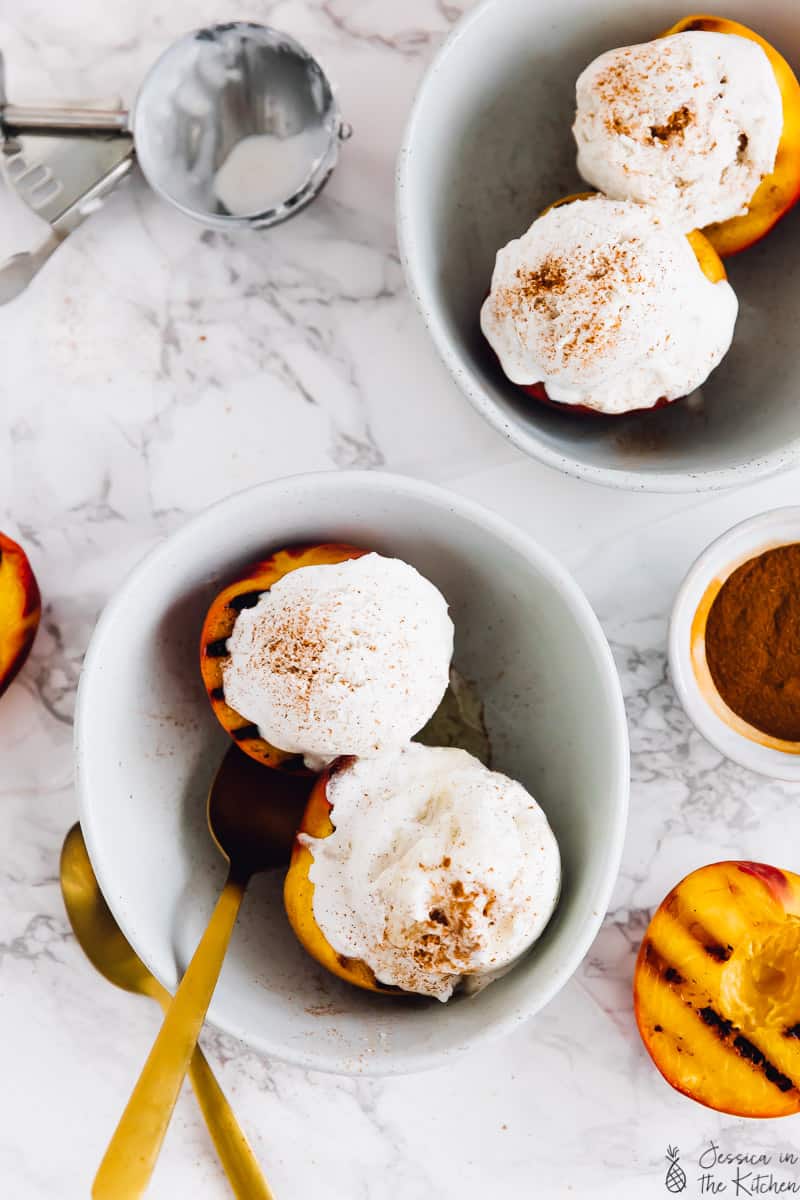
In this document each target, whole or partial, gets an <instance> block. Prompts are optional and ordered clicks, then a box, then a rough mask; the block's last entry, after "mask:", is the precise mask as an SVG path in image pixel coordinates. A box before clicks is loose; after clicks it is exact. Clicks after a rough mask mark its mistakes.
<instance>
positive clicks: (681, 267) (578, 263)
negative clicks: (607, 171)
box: [481, 196, 738, 413]
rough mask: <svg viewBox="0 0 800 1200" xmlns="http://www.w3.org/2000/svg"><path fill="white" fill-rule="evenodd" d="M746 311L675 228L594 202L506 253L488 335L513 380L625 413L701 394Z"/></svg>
mask: <svg viewBox="0 0 800 1200" xmlns="http://www.w3.org/2000/svg"><path fill="white" fill-rule="evenodd" d="M737 307H738V306H737V301H736V296H735V295H734V292H733V289H732V288H731V287H730V285H729V284H728V283H727V282H726V281H725V280H721V281H719V282H717V283H712V282H711V280H710V279H708V277H707V276H706V275H705V274H704V273H703V271H702V268H701V267H700V264H699V263H698V261H697V258H696V256H695V253H694V251H693V249H692V247H691V245H690V243H689V241H688V240H687V239H686V237H685V236H684V235H683V234H682V233H680V232H678V231H677V230H676V229H675V228H674V227H673V226H671V225H670V224H669V223H668V222H667V221H665V220H662V219H661V218H660V217H659V216H658V215H657V214H655V213H653V212H652V211H651V210H650V209H647V208H645V207H644V206H643V205H640V204H631V203H626V202H624V201H618V200H609V199H607V198H606V197H605V196H591V197H589V198H587V199H582V200H580V199H576V200H573V201H572V202H571V203H569V204H564V205H561V206H559V207H557V208H551V209H550V210H549V212H546V213H545V214H544V215H543V216H541V217H539V218H538V219H537V220H536V221H534V223H533V225H531V227H530V229H529V230H528V231H527V233H525V234H523V235H522V237H521V238H518V239H516V240H514V241H512V242H509V243H508V245H507V246H504V247H503V249H502V250H500V251H499V253H498V255H497V261H496V264H495V269H494V274H493V276H492V287H491V292H490V295H489V297H488V298H487V300H486V301H485V303H484V305H483V308H482V311H481V328H482V329H483V333H484V335H485V337H486V338H487V340H488V341H489V343H490V344H491V346H492V349H493V350H494V352H495V354H496V355H497V357H498V358H499V360H500V364H501V366H502V368H503V370H504V371H505V373H506V375H507V376H508V378H509V379H511V380H512V382H514V383H518V384H534V383H543V384H544V385H545V387H546V389H547V394H548V396H549V397H550V399H551V400H554V401H556V402H560V403H563V404H581V405H585V406H587V407H589V408H594V409H597V410H598V411H599V412H605V413H620V412H627V411H629V410H631V409H640V408H650V407H652V406H653V405H654V404H656V402H657V401H658V400H659V399H661V398H662V397H663V398H665V399H667V400H674V399H677V398H678V397H679V396H686V395H688V394H689V393H690V392H691V391H693V390H694V389H695V388H696V387H698V386H699V385H700V384H701V383H702V382H703V381H704V380H705V379H706V378H707V376H708V375H709V374H710V372H711V371H712V370H713V369H714V367H715V366H716V365H717V364H718V363H719V361H720V360H721V359H722V357H723V355H724V354H725V352H726V351H727V349H728V347H729V346H730V343H731V339H732V337H733V327H734V323H735V321H736V313H737Z"/></svg>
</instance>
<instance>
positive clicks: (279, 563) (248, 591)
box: [200, 542, 368, 771]
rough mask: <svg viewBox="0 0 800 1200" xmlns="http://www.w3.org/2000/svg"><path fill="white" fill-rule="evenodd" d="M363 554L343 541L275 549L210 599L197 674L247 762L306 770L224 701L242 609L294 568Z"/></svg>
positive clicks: (299, 761)
mask: <svg viewBox="0 0 800 1200" xmlns="http://www.w3.org/2000/svg"><path fill="white" fill-rule="evenodd" d="M367 553H368V551H367V550H360V549H358V547H356V546H348V545H347V544H346V543H344V542H341V543H340V542H323V543H320V544H319V545H314V546H293V547H289V548H288V549H285V550H278V551H276V552H275V554H273V555H271V557H270V558H266V559H263V560H262V561H261V562H257V563H254V564H253V566H252V567H250V568H249V570H247V571H245V572H244V574H243V575H241V576H240V577H239V578H238V579H236V580H234V582H233V583H230V584H228V586H227V587H225V588H223V589H222V591H221V592H220V593H219V594H218V595H217V596H216V597H215V598H214V600H213V601H212V604H211V607H210V608H209V610H208V613H207V615H206V619H205V621H204V623H203V630H202V633H201V634H200V672H201V674H202V676H203V683H204V684H205V687H206V691H207V692H208V698H209V700H210V701H211V707H212V709H213V710H214V713H215V715H216V717H217V720H218V721H219V723H220V725H221V726H222V728H223V729H224V730H225V731H226V733H229V734H230V736H231V737H232V738H233V740H234V741H235V742H236V744H237V745H238V746H239V747H240V748H241V749H242V750H243V751H244V752H245V754H249V755H250V757H251V758H254V759H255V760H256V761H257V762H260V763H263V765H264V766H267V767H279V768H280V769H281V770H284V771H305V770H306V768H305V766H304V764H303V759H302V757H301V756H300V755H299V754H290V753H288V752H287V751H286V750H280V749H278V748H277V747H276V746H271V745H270V744H269V742H267V741H266V740H265V739H264V738H262V737H261V734H260V733H259V730H258V727H257V726H256V725H253V724H252V723H251V722H250V721H248V720H247V718H246V717H243V716H242V715H241V713H238V712H236V710H235V709H233V708H231V707H230V705H228V704H226V703H225V690H224V672H225V666H226V664H227V663H228V662H229V661H230V656H229V654H228V638H229V637H230V636H231V633H232V632H233V627H234V625H235V623H236V618H237V617H238V615H239V613H240V612H241V611H242V609H245V608H254V607H255V605H256V604H258V601H259V597H260V596H261V594H262V593H263V592H266V591H269V589H270V588H271V587H272V585H273V584H274V583H277V581H278V580H279V579H282V578H283V576H284V575H288V573H289V572H290V571H296V570H297V569H298V568H299V567H314V566H320V565H322V564H327V563H339V562H344V561H345V560H346V559H348V558H361V556H362V555H364V554H367Z"/></svg>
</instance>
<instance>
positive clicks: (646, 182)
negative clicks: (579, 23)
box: [573, 31, 783, 232]
mask: <svg viewBox="0 0 800 1200" xmlns="http://www.w3.org/2000/svg"><path fill="white" fill-rule="evenodd" d="M575 92H576V100H577V113H576V117H575V124H574V126H573V133H574V135H575V140H576V142H577V145H578V170H579V171H580V173H581V175H582V176H583V178H584V179H586V180H587V181H588V182H589V183H591V184H592V185H593V186H594V187H596V188H599V190H600V191H602V192H605V194H606V195H607V196H611V197H614V198H616V199H619V200H636V201H639V202H640V203H643V204H648V205H651V206H652V207H654V208H656V209H657V210H658V211H659V212H660V213H662V214H663V215H664V216H666V217H668V218H669V219H670V220H672V221H674V222H675V223H676V224H677V225H678V227H679V228H680V229H682V230H683V231H684V232H688V231H690V230H692V229H703V228H704V227H705V226H706V225H711V224H712V223H713V222H715V221H725V220H727V219H728V218H729V217H735V216H738V215H740V214H742V213H744V212H746V211H747V207H748V204H749V202H750V200H751V199H752V197H753V194H754V193H755V191H756V189H757V188H758V185H759V184H760V182H761V180H762V179H763V178H764V176H765V175H769V174H770V172H771V171H772V169H773V167H774V166H775V156H776V154H777V151H778V144H779V142H780V138H781V133H782V130H783V104H782V101H781V94H780V89H779V87H778V83H777V80H776V79H775V75H774V73H773V70H772V66H771V64H770V61H769V59H768V58H767V55H766V54H765V52H764V50H763V49H762V47H761V46H759V45H758V43H757V42H753V41H750V40H749V39H748V38H743V37H739V36H738V35H736V34H730V33H711V32H706V31H687V32H684V33H676V34H672V35H671V36H670V37H665V38H657V39H656V40H655V41H652V42H644V43H643V44H641V45H638V46H623V47H621V48H620V49H618V50H609V51H607V53H605V54H601V55H600V57H599V58H596V59H595V60H594V62H592V63H590V64H589V66H588V67H587V68H586V70H585V71H584V72H583V74H582V75H581V76H580V77H579V79H578V82H577V84H576V85H575Z"/></svg>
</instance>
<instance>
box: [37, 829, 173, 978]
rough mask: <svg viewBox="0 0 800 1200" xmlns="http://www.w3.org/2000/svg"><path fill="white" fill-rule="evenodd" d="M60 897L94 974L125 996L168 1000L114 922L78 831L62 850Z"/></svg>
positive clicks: (69, 836)
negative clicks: (124, 993) (125, 994)
mask: <svg viewBox="0 0 800 1200" xmlns="http://www.w3.org/2000/svg"><path fill="white" fill-rule="evenodd" d="M61 894H62V896H63V897H64V907H65V908H66V910H67V916H68V917H69V923H70V925H71V926H72V932H73V933H74V934H75V937H76V938H77V941H78V945H79V946H80V948H81V950H83V952H84V954H85V955H86V957H87V958H88V959H89V962H90V963H91V964H92V966H93V967H94V969H95V970H96V971H99V972H100V974H101V975H102V976H103V977H104V978H105V979H107V980H108V982H109V983H113V984H114V986H115V987H118V988H122V990H123V991H125V992H133V993H135V994H137V995H141V996H151V997H152V998H153V999H155V1000H160V999H161V998H162V996H165V997H167V998H169V993H168V992H167V990H166V988H164V987H162V986H161V984H160V983H159V982H158V980H157V979H156V978H155V976H154V975H152V974H151V973H150V971H148V969H147V967H146V966H145V965H144V963H143V962H142V960H141V959H140V958H139V955H138V954H137V953H136V951H135V950H134V949H133V946H131V944H130V942H129V941H128V939H127V938H126V937H125V935H124V934H123V932H122V930H121V929H120V927H119V925H118V924H117V922H116V921H115V920H114V917H113V915H112V912H111V909H110V908H109V907H108V905H107V904H106V902H105V899H104V897H103V893H102V892H101V891H100V885H99V884H98V882H97V877H96V875H95V873H94V870H93V869H92V864H91V861H90V859H89V854H88V851H87V849H86V843H85V841H84V840H83V834H82V833H81V827H80V825H78V824H75V825H73V826H72V828H71V829H70V831H69V833H68V834H67V836H66V838H65V839H64V845H63V846H62V848H61Z"/></svg>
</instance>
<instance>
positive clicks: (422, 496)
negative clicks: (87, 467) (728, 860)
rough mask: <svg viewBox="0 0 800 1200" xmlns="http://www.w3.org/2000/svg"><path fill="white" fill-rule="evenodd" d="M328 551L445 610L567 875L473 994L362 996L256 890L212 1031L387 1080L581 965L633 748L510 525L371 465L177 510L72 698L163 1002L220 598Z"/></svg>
mask: <svg viewBox="0 0 800 1200" xmlns="http://www.w3.org/2000/svg"><path fill="white" fill-rule="evenodd" d="M315 539H320V540H323V541H325V540H329V539H337V540H338V539H343V540H346V541H349V542H354V543H356V544H360V545H362V546H369V547H374V548H376V549H377V550H379V551H381V552H383V553H387V554H391V555H398V556H400V557H401V558H404V559H406V560H407V561H408V562H411V563H413V564H414V565H415V566H416V567H418V568H419V570H420V571H422V572H423V573H424V574H425V575H427V576H428V577H429V578H430V579H432V580H433V581H434V582H435V583H436V584H437V585H438V586H439V587H440V588H441V590H442V591H443V593H444V595H445V596H446V597H447V599H448V601H449V603H450V606H451V611H452V615H453V618H454V620H455V625H456V646H457V649H456V662H457V664H458V666H459V667H460V669H461V671H462V672H463V673H464V674H465V675H466V676H468V677H469V678H471V679H472V680H474V682H475V683H476V685H477V687H478V688H479V690H480V692H481V694H482V696H483V698H484V700H485V703H486V710H487V717H488V724H489V729H490V733H491V737H492V742H493V747H494V752H495V761H496V764H497V765H498V766H499V767H500V768H501V769H503V770H506V771H508V772H510V773H511V774H512V775H516V776H517V777H518V778H520V779H521V780H522V781H523V782H524V783H525V784H527V786H528V787H529V788H530V789H531V791H532V792H533V794H534V795H535V796H536V797H537V799H538V800H539V801H540V802H541V804H542V806H543V808H544V809H545V811H546V813H547V815H548V817H549V819H550V821H551V823H552V826H553V828H554V830H555V833H556V835H557V837H558V840H559V842H560V845H561V851H562V855H563V862H564V880H563V893H562V896H561V901H560V903H559V906H558V910H557V912H556V915H555V916H554V918H553V920H552V922H551V924H550V926H549V927H548V930H547V931H546V933H545V935H544V937H543V938H542V939H541V941H540V942H539V943H538V944H537V945H536V947H535V948H534V949H533V951H532V952H531V953H530V954H529V955H528V956H527V957H526V958H525V959H524V960H523V961H522V962H521V963H520V964H519V966H518V967H516V969H515V970H514V971H513V972H512V973H511V974H509V975H508V976H507V977H506V978H504V979H502V980H501V981H500V982H498V983H495V984H493V985H492V986H491V987H490V988H488V989H487V990H486V991H485V992H483V993H482V994H481V995H479V996H477V997H476V998H474V999H463V1000H460V999H459V1000H456V1001H454V1002H452V1003H450V1004H448V1005H440V1004H439V1003H438V1002H437V1001H432V1002H430V1003H428V1004H425V1003H423V1004H418V1003H411V1004H407V1003H404V1002H403V1001H402V1000H400V1001H396V1000H391V999H390V1000H388V1001H387V1000H386V998H385V997H376V996H371V995H369V994H367V993H365V992H362V991H358V990H357V989H355V988H353V987H350V986H349V985H347V984H345V983H342V982H341V981H339V980H337V979H335V978H334V977H333V976H331V975H329V974H328V973H327V972H325V971H324V970H323V969H322V968H319V967H318V966H317V965H316V963H314V962H313V961H312V960H311V959H310V958H309V957H308V956H307V955H306V954H305V952H304V951H303V950H302V949H301V948H300V946H299V944H298V943H297V942H296V941H295V938H294V935H293V934H292V932H291V931H290V929H289V927H288V924H287V922H286V918H285V916H284V912H283V906H282V903H281V885H282V872H273V873H271V874H270V875H266V876H260V877H258V878H257V879H256V880H254V881H253V884H252V887H251V890H250V892H249V893H248V895H247V897H246V898H245V903H244V906H243V911H242V914H241V917H240V920H239V924H238V926H237V930H236V933H235V935H234V938H233V942H232V945H231V948H230V951H229V953H228V957H227V960H226V963H225V967H224V969H223V972H222V977H221V979H220V982H219V986H218V988H217V991H216V994H215V996H214V1000H213V1002H212V1006H211V1010H210V1020H211V1021H212V1022H213V1023H214V1024H215V1025H217V1026H219V1027H220V1028H222V1029H224V1030H226V1031H228V1032H229V1033H232V1034H234V1035H236V1036H238V1037H241V1038H243V1039H244V1040H245V1041H247V1042H249V1043H250V1044H251V1045H252V1046H254V1047H256V1048H257V1049H259V1050H261V1051H263V1052H265V1053H268V1054H272V1055H275V1056H276V1057H279V1058H283V1059H288V1060H290V1061H293V1062H297V1063H301V1064H303V1065H305V1066H309V1067H317V1068H321V1069H323V1070H331V1071H338V1072H344V1073H362V1072H363V1073H373V1074H380V1073H390V1072H403V1071H412V1070H416V1069H419V1068H423V1067H428V1066H433V1065H435V1064H436V1063H438V1062H440V1061H441V1060H443V1059H445V1058H447V1057H448V1056H449V1055H451V1054H453V1053H455V1052H457V1051H459V1050H463V1049H465V1048H466V1047H467V1046H468V1045H470V1044H471V1043H473V1042H476V1041H479V1040H481V1039H484V1038H486V1037H489V1036H490V1035H495V1034H498V1033H501V1032H502V1031H504V1030H506V1029H509V1028H510V1027H511V1026H513V1025H515V1024H516V1023H517V1022H518V1021H521V1020H523V1019H524V1018H525V1017H527V1016H530V1015H531V1013H533V1012H535V1011H536V1010H537V1009H538V1008H540V1007H541V1006H542V1005H543V1004H544V1003H545V1002H546V1001H547V1000H549V999H550V998H551V997H552V996H554V995H555V993H556V992H557V991H558V990H559V988H560V987H561V986H562V985H563V984H564V983H565V982H566V980H567V979H568V978H569V976H570V975H571V974H572V972H573V971H574V970H575V968H576V967H577V965H578V963H579V962H580V961H581V959H582V957H583V956H584V954H585V953H586V951H587V949H588V947H589V945H590V943H591V941H592V939H593V937H594V936H595V934H596V932H597V929H598V927H599V925H600V922H601V920H602V918H603V915H604V913H605V910H606V906H607V903H608V899H609V894H610V891H611V887H612V884H613V882H614V879H615V877H616V874H617V869H618V865H619V859H620V853H621V849H622V840H623V835H624V829H625V822H626V814H627V804H628V744H627V730H626V724H625V715H624V709H623V704H622V697H621V693H620V686H619V682H618V679H617V674H616V671H615V669H614V664H613V661H612V658H611V654H610V652H609V648H608V645H607V643H606V640H605V638H604V636H603V633H602V631H601V629H600V626H599V624H598V621H597V619H596V617H595V616H594V614H593V612H592V610H591V608H590V607H589V605H588V603H587V601H586V599H585V598H584V596H583V594H582V593H581V592H580V590H579V589H578V587H577V586H576V584H575V583H574V582H573V581H572V579H571V578H570V576H569V575H568V574H567V572H566V571H565V570H564V569H563V568H562V567H560V566H559V565H558V563H557V562H555V561H554V560H553V559H552V558H551V557H550V555H549V554H547V553H546V552H545V551H544V550H541V549H540V548H539V547H538V546H537V545H536V544H535V543H533V542H531V541H529V540H528V539H527V538H526V537H524V536H523V535H522V534H520V533H519V532H517V530H516V529H514V528H513V526H510V525H508V524H506V523H505V522H504V521H502V520H500V519H499V518H497V517H495V516H493V515H492V514H491V513H488V512H486V511H485V510H484V509H482V508H479V507H477V506H476V505H474V504H472V503H470V502H469V501H467V500H462V499H461V498H460V497H459V496H456V495H451V494H450V493H448V492H445V491H442V490H440V489H439V488H436V487H432V486H430V485H429V484H426V483H420V482H417V481H415V480H412V479H406V478H402V477H397V476H392V475H385V474H375V473H371V472H359V471H353V472H342V473H335V472H333V473H326V474H320V475H305V476H297V477H295V478H291V479H284V480H279V481H277V482H274V483H267V484H263V485H261V486H259V487H256V488H253V489H252V490H250V491H247V492H242V493H240V494H238V495H235V496H232V497H230V498H229V499H227V500H224V501H223V502H222V503H220V504H217V505H215V506H214V507H212V508H210V509H208V510H207V511H206V512H204V513H202V514H201V515H200V516H198V517H196V518H194V520H191V521H189V522H188V524H186V525H185V526H184V527H183V528H182V529H180V530H179V531H178V532H177V533H175V534H174V535H173V536H172V537H170V538H169V539H168V540H167V541H166V542H164V543H163V544H162V545H160V546H159V547H157V548H156V549H155V550H154V551H153V552H152V553H150V554H149V555H148V556H147V558H146V559H145V560H144V561H143V562H142V563H141V565H140V566H139V567H138V568H137V569H136V570H135V571H134V572H133V574H132V575H131V576H130V577H129V579H128V580H127V582H126V583H125V584H124V585H123V587H122V589H121V590H120V592H119V593H118V594H117V596H116V597H115V598H114V599H113V600H112V601H111V602H110V604H109V605H108V607H107V608H106V610H105V612H104V613H103V616H102V617H101V619H100V622H99V623H98V626H97V629H96V632H95V634H94V637H93V639H92V643H91V646H90V648H89V652H88V654H87V657H86V663H85V666H84V669H83V676H82V679H81V685H80V692H79V696H78V713H77V731H76V752H77V767H78V784H79V795H80V811H81V823H82V826H83V831H84V834H85V837H86V841H87V844H88V847H89V853H90V855H91V859H92V862H93V864H94V867H95V870H96V872H97V875H98V878H99V881H100V886H101V888H102V890H103V893H104V895H105V897H106V899H107V900H108V903H109V904H110V906H111V908H112V910H113V912H114V915H115V916H116V918H117V920H118V921H119V923H120V925H121V926H122V928H123V930H124V931H125V934H126V935H127V937H128V938H129V939H130V941H131V942H132V943H133V945H134V946H135V948H136V950H137V951H138V952H139V954H140V955H141V956H142V958H143V959H144V960H145V962H146V963H147V964H148V966H149V967H150V968H151V969H152V970H153V971H154V972H155V974H156V975H157V976H158V978H159V979H160V980H161V981H162V982H163V983H164V984H165V985H166V986H167V987H168V988H170V989H172V988H174V987H175V985H176V982H177V980H178V978H179V975H180V973H181V971H182V970H183V969H184V967H185V965H186V963H187V961H188V959H189V957H190V956H191V953H192V951H193V949H194V947H195V945H196V944H197V942H198V940H199V938H200V935H201V933H202V930H203V928H204V927H205V924H206V922H207V920H208V917H209V915H210V913H211V910H212V907H213V905H214V902H215V899H216V897H217V895H218V893H219V890H220V888H221V886H222V882H223V877H224V870H223V860H222V858H221V856H220V855H219V853H218V851H217V850H216V849H215V848H214V846H213V845H212V842H211V838H210V837H209V835H208V832H207V830H206V826H205V799H206V790H207V787H208V784H209V781H210V779H211V777H212V774H213V771H214V768H215V766H216V764H217V763H218V762H219V760H220V758H221V755H222V753H223V751H224V750H225V749H226V748H227V746H228V744H229V743H228V739H227V738H226V736H225V734H224V733H223V732H222V731H221V730H220V729H219V727H218V726H217V723H216V721H215V719H214V717H213V716H212V714H211V712H210V709H209V705H208V700H207V697H206V695H205V692H204V689H203V686H202V684H201V681H200V676H199V670H198V637H199V632H200V626H201V623H202V620H203V616H204V614H205V611H206V608H207V606H208V604H209V602H210V600H211V598H212V597H213V595H214V594H215V592H216V591H217V590H218V589H219V587H220V586H221V585H222V584H223V583H224V582H226V581H227V580H229V579H230V578H231V577H232V576H233V575H235V573H236V572H237V570H238V569H241V568H242V567H243V566H244V565H245V564H248V563H249V562H252V561H253V560H254V559H255V558H258V557H263V554H264V552H265V551H267V550H270V549H275V548H278V547H280V546H282V545H287V544H292V543H296V542H307V541H309V540H315Z"/></svg>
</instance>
